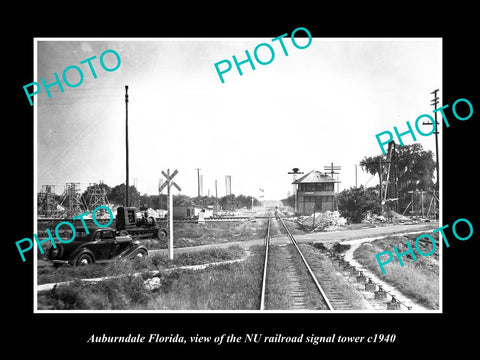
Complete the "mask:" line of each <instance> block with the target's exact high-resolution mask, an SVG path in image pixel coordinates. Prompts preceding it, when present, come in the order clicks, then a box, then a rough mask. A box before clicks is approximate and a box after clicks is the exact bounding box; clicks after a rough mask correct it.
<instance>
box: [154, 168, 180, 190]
mask: <svg viewBox="0 0 480 360" xmlns="http://www.w3.org/2000/svg"><path fill="white" fill-rule="evenodd" d="M177 174H178V170H177V169H175V171H174V172H173V173H172V175H170V169H167V173H165V171H163V170H162V175H163V176H165V178H166V180H165V181H164V182H163V184H162V185H160V186H159V187H158V192H161V191H162V190H163V189H165V187H167V186H168V187H169V188H170V186H175V187H176V188H177V190H178V191H182V188H181V187H180V186H178V185H177V184H176V183H175V182H174V181H172V179H173V178H174V177H175V175H177Z"/></svg>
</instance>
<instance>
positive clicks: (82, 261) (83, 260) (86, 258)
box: [77, 253, 93, 266]
mask: <svg viewBox="0 0 480 360" xmlns="http://www.w3.org/2000/svg"><path fill="white" fill-rule="evenodd" d="M92 263H93V257H92V255H90V254H87V253H85V254H81V255H80V256H79V257H78V258H77V265H81V266H83V265H90V264H92Z"/></svg>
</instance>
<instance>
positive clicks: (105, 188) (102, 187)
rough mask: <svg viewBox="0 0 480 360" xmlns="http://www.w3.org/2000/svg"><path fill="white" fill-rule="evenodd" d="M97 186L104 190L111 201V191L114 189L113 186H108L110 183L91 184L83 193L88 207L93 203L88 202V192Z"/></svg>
mask: <svg viewBox="0 0 480 360" xmlns="http://www.w3.org/2000/svg"><path fill="white" fill-rule="evenodd" d="M95 186H98V187H99V188H100V189H102V190H104V191H105V195H106V197H107V199H109V201H110V193H111V191H112V188H111V187H110V186H108V185H107V184H105V183H99V184H94V185H89V186H87V188H86V189H85V191H84V192H83V193H82V199H83V201H84V202H85V205H86V206H87V207H88V206H91V205H92V204H88V201H89V200H90V199H89V198H88V193H89V192H90V191H91V190H93V189H94V187H95Z"/></svg>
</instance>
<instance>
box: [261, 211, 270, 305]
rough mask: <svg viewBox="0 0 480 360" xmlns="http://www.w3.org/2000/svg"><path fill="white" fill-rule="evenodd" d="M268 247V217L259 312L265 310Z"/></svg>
mask: <svg viewBox="0 0 480 360" xmlns="http://www.w3.org/2000/svg"><path fill="white" fill-rule="evenodd" d="M269 246H270V216H269V217H268V222H267V234H266V235H265V263H264V265H263V279H262V294H261V297H260V310H265V290H266V288H267V263H268V248H269Z"/></svg>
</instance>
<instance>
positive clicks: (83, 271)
mask: <svg viewBox="0 0 480 360" xmlns="http://www.w3.org/2000/svg"><path fill="white" fill-rule="evenodd" d="M244 256H245V251H244V250H243V249H242V248H241V247H239V246H230V247H228V248H224V249H208V250H202V251H192V252H185V253H180V254H177V255H176V256H175V258H174V260H170V259H169V258H168V256H167V255H162V254H155V255H150V256H147V257H144V258H140V259H134V260H118V261H115V262H112V263H109V264H107V265H100V264H92V265H87V266H64V267H60V268H57V269H56V268H54V267H52V266H46V267H39V268H38V271H37V279H38V280H37V281H38V284H45V283H56V282H63V281H72V280H75V279H85V278H97V277H104V276H118V275H121V274H132V273H136V272H142V271H150V270H162V269H166V268H172V267H178V266H187V265H201V264H207V263H211V262H220V261H226V260H234V259H239V258H242V257H244Z"/></svg>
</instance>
